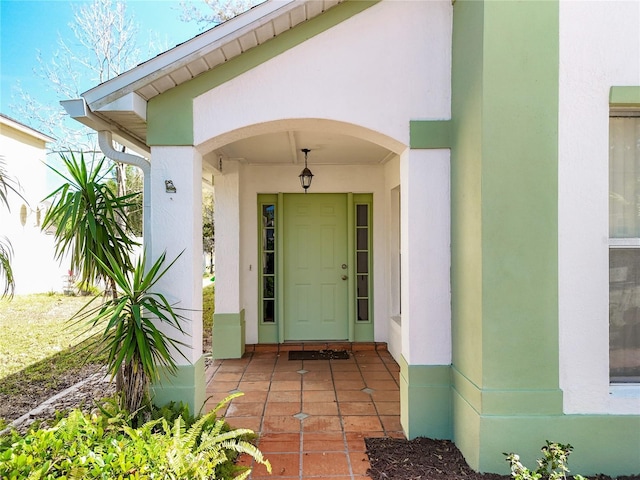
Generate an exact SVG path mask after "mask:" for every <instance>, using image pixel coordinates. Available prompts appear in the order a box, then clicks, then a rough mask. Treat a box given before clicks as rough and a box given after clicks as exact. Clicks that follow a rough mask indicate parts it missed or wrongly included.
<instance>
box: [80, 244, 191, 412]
mask: <svg viewBox="0 0 640 480" xmlns="http://www.w3.org/2000/svg"><path fill="white" fill-rule="evenodd" d="M179 256H180V255H178V257H179ZM106 257H107V260H108V263H104V262H103V261H102V260H100V259H99V258H97V257H96V258H95V261H96V262H97V263H98V264H99V265H100V268H101V269H102V271H103V272H104V273H105V274H106V275H108V277H109V278H110V279H112V280H113V281H114V282H115V284H116V286H117V288H118V291H119V296H118V297H113V298H111V299H108V300H106V301H105V302H104V303H102V304H100V305H97V306H92V303H93V301H94V300H95V299H96V298H98V297H96V298H94V300H91V301H90V302H89V303H87V304H86V305H85V306H84V307H83V308H82V309H81V310H80V311H79V312H78V313H77V314H76V315H75V316H74V318H73V319H72V320H75V322H76V323H79V324H83V325H86V327H87V328H88V329H90V330H93V329H95V328H96V327H100V328H101V331H102V333H101V334H100V335H99V336H98V338H97V339H96V341H95V342H94V344H93V345H94V346H95V347H96V349H97V353H98V354H102V353H105V352H106V353H107V369H108V371H109V373H110V374H111V376H112V378H113V377H114V376H116V375H118V373H119V372H122V375H123V377H124V382H122V387H121V388H120V389H119V392H120V394H121V407H122V408H124V409H126V410H128V411H129V412H136V411H138V410H139V409H140V408H141V407H142V406H144V405H145V403H146V402H148V400H149V385H150V382H152V381H158V380H160V376H161V369H163V368H164V369H166V371H167V372H168V373H170V374H175V372H176V369H177V365H176V363H175V361H174V359H173V356H172V352H171V349H174V350H176V351H178V352H180V348H179V347H180V346H182V345H185V344H184V343H182V342H179V341H176V340H173V339H172V338H170V337H169V336H168V335H167V334H166V333H164V332H163V331H161V330H160V329H159V328H158V325H159V324H164V325H167V326H169V327H171V328H173V329H175V330H176V331H178V332H180V333H184V331H183V329H182V327H181V325H180V323H181V321H182V320H183V318H184V317H182V316H181V315H179V314H177V313H176V311H175V309H174V308H173V306H172V305H171V304H170V303H169V302H168V301H167V299H166V298H165V296H164V295H162V294H160V293H153V292H151V291H150V289H151V288H152V287H153V286H154V285H155V284H156V283H157V282H158V280H160V278H161V277H162V276H163V275H164V274H165V273H166V272H167V270H169V268H171V266H172V265H173V264H174V263H175V262H176V260H177V259H178V257H176V258H175V259H174V260H173V261H172V262H171V263H170V264H169V265H168V266H166V267H163V264H164V261H165V257H166V255H165V254H164V253H163V254H162V255H161V256H160V257H159V258H158V260H156V262H155V263H154V264H153V265H152V266H151V267H150V268H149V269H148V271H146V269H145V255H143V256H142V257H141V258H139V259H138V260H137V261H136V264H135V266H134V267H133V269H132V270H130V271H128V270H126V269H124V268H122V266H121V265H120V264H119V263H118V261H117V260H116V259H115V258H114V257H112V256H111V254H110V253H108V252H107V253H106ZM145 271H146V272H145ZM180 353H182V352H180ZM183 356H184V355H183ZM185 359H186V357H185Z"/></svg>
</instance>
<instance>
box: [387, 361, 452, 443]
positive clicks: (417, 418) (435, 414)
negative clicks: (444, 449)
mask: <svg viewBox="0 0 640 480" xmlns="http://www.w3.org/2000/svg"><path fill="white" fill-rule="evenodd" d="M399 363H400V402H401V406H400V423H401V424H402V428H403V430H404V433H405V435H406V436H407V438H410V439H412V438H416V437H429V438H442V439H448V440H450V439H451V438H452V418H451V413H452V412H451V368H450V366H449V365H409V364H408V363H407V361H406V360H405V358H404V357H403V356H401V357H400V362H399Z"/></svg>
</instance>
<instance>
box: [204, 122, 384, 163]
mask: <svg viewBox="0 0 640 480" xmlns="http://www.w3.org/2000/svg"><path fill="white" fill-rule="evenodd" d="M303 148H308V149H309V150H311V152H309V156H308V162H309V165H310V166H312V165H345V164H349V165H366V164H379V163H384V162H386V161H387V160H388V159H389V158H391V156H393V153H392V152H390V151H389V150H388V149H386V148H384V147H382V146H380V145H377V144H375V143H372V142H369V141H367V140H363V139H361V138H357V137H353V136H349V135H341V134H336V133H331V132H323V131H304V130H299V131H287V132H277V133H268V134H263V135H256V136H253V137H250V138H246V139H243V140H238V141H235V142H232V143H229V144H227V145H225V146H224V147H221V148H219V149H218V150H216V157H220V156H223V157H224V158H228V159H231V160H237V161H240V162H242V163H246V164H265V165H295V164H303V163H304V154H303V153H302V152H301V149H303Z"/></svg>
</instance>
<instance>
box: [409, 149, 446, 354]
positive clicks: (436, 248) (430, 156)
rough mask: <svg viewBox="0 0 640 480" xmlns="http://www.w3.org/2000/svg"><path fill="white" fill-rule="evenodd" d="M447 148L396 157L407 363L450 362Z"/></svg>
mask: <svg viewBox="0 0 640 480" xmlns="http://www.w3.org/2000/svg"><path fill="white" fill-rule="evenodd" d="M449 160H450V152H449V150H446V149H443V150H409V151H407V152H405V153H404V154H403V155H402V156H401V157H400V181H401V184H402V191H401V195H400V198H401V231H402V233H401V237H402V240H401V245H402V247H401V248H402V328H401V332H402V333H401V335H402V355H403V356H404V358H405V359H406V360H407V362H408V363H409V364H410V365H450V364H451V348H452V347H451V282H450V270H451V234H450V231H451V208H450V205H451V194H450V181H449V178H450V165H449Z"/></svg>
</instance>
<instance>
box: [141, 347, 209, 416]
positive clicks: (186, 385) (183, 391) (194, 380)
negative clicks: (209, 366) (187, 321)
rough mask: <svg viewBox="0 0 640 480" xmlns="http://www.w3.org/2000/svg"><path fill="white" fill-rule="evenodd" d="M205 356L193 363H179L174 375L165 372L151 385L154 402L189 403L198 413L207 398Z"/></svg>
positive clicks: (195, 413) (164, 403) (155, 403)
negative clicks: (158, 380)
mask: <svg viewBox="0 0 640 480" xmlns="http://www.w3.org/2000/svg"><path fill="white" fill-rule="evenodd" d="M206 387H207V385H206V377H205V368H204V356H201V357H200V359H199V360H198V361H197V362H196V363H195V364H193V365H178V371H177V372H176V374H175V376H174V375H169V374H163V375H162V379H161V380H160V382H157V383H154V384H153V385H152V386H151V398H152V401H153V404H154V405H156V406H157V407H162V406H163V405H166V404H167V403H169V402H176V403H178V402H182V403H184V404H188V405H189V411H190V412H191V413H192V414H194V415H197V414H198V413H200V410H201V409H203V407H204V403H205V400H206Z"/></svg>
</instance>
